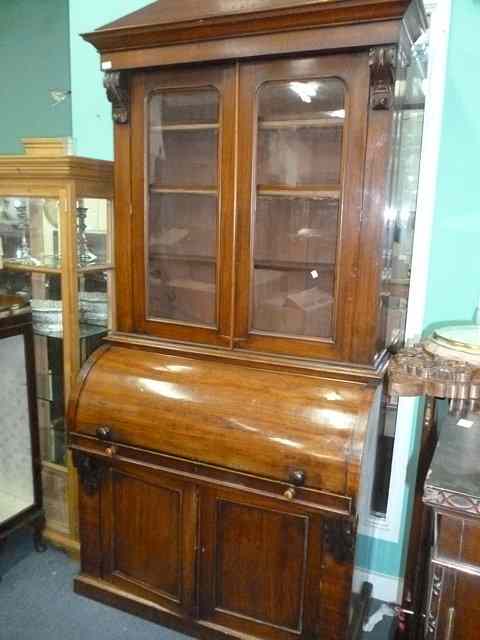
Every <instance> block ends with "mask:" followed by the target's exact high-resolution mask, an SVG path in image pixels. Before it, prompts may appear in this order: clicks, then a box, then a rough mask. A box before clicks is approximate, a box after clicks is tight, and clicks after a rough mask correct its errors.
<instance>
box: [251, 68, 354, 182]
mask: <svg viewBox="0 0 480 640" xmlns="http://www.w3.org/2000/svg"><path fill="white" fill-rule="evenodd" d="M344 103H345V89H344V84H343V82H341V81H340V80H336V79H330V80H323V81H309V82H281V83H277V82H275V83H268V84H266V85H264V87H262V88H261V89H260V92H259V96H258V107H259V123H258V152H257V183H258V184H259V185H265V186H267V187H268V186H272V185H281V186H283V187H287V186H292V187H298V186H307V187H308V186H313V185H315V186H317V187H319V186H323V185H328V186H329V187H337V188H338V185H339V183H340V178H341V157H342V143H343V123H344V120H345V104H344Z"/></svg>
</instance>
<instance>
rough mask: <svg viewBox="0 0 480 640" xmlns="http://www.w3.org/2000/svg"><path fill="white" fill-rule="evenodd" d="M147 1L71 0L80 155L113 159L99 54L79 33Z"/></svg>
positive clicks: (76, 133) (76, 138)
mask: <svg viewBox="0 0 480 640" xmlns="http://www.w3.org/2000/svg"><path fill="white" fill-rule="evenodd" d="M0 1H1V0H0ZM179 1H180V0H179ZM147 4H149V2H148V1H146V0H70V47H71V72H72V91H73V95H74V100H73V112H72V120H73V137H74V141H75V153H76V154H77V155H81V156H88V157H91V158H99V159H101V160H113V125H112V111H111V108H110V105H109V103H108V101H107V98H106V95H105V90H104V88H103V84H102V82H103V74H102V72H101V71H100V57H99V55H98V53H97V51H96V50H95V48H94V47H93V46H92V45H91V44H88V43H87V42H85V40H83V38H81V37H80V34H81V33H85V32H88V31H94V30H95V29H97V28H98V27H101V26H103V25H104V24H107V23H108V22H111V21H113V20H115V19H116V18H121V17H122V16H123V15H125V14H127V13H130V12H132V11H136V10H137V9H139V8H140V7H144V6H145V5H147Z"/></svg>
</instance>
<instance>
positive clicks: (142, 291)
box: [133, 66, 235, 342]
mask: <svg viewBox="0 0 480 640" xmlns="http://www.w3.org/2000/svg"><path fill="white" fill-rule="evenodd" d="M233 79H234V78H233V75H232V69H231V68H229V67H221V66H219V67H215V68H212V69H208V70H207V69H200V70H196V71H195V70H187V71H177V72H175V73H172V72H167V71H165V72H161V73H152V74H145V75H143V76H142V77H141V78H140V79H139V80H138V81H137V85H136V87H135V88H134V91H135V92H137V93H138V92H140V93H141V94H142V95H143V96H144V101H142V103H143V104H145V111H144V112H143V113H141V114H139V115H138V117H139V121H140V122H141V124H140V126H135V125H134V126H133V136H134V148H135V149H136V153H137V154H138V156H137V157H138V161H139V163H140V166H144V158H145V160H146V166H147V171H146V176H144V180H139V181H135V182H134V186H133V188H134V192H135V191H136V194H135V198H134V199H135V202H136V203H138V205H139V206H138V210H140V211H142V210H143V209H144V202H145V201H146V210H145V215H144V217H143V219H141V218H140V216H139V217H138V218H137V227H136V233H137V238H138V243H137V247H138V250H139V252H141V251H142V247H143V244H144V242H143V239H144V238H145V248H144V252H145V253H144V256H143V259H142V260H141V261H140V260H138V262H137V266H138V269H137V274H136V285H137V286H136V291H135V295H136V297H137V298H139V299H140V304H138V305H137V309H138V310H139V313H138V325H139V327H140V328H141V329H142V328H143V329H145V330H146V331H148V332H149V333H154V334H156V335H160V336H165V337H172V338H187V339H190V338H192V337H193V336H194V335H197V336H200V337H201V339H202V340H204V341H206V342H217V341H221V336H222V335H226V334H227V333H228V328H229V318H228V315H229V308H228V307H227V306H226V305H224V304H223V301H224V299H228V298H229V295H228V291H229V289H230V286H231V284H230V275H229V268H228V264H229V263H230V261H231V243H232V237H233V234H232V232H231V230H230V225H231V210H229V209H228V207H230V208H231V201H232V198H231V195H230V190H231V189H232V188H233V176H232V175H231V173H232V168H233V166H234V163H233V161H232V156H233V153H234V150H233V148H232V147H230V145H231V144H232V142H231V139H232V135H231V134H232V132H233V124H234V120H233V115H234V111H235V109H234V94H233V87H234V83H233ZM134 102H135V100H134ZM144 122H146V125H147V127H146V129H147V130H146V135H145V138H144V139H143V138H141V137H140V136H141V135H142V134H143V131H144ZM138 132H141V133H138ZM137 136H138V137H137ZM226 211H228V213H227V214H225V212H226Z"/></svg>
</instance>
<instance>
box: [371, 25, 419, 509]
mask: <svg viewBox="0 0 480 640" xmlns="http://www.w3.org/2000/svg"><path fill="white" fill-rule="evenodd" d="M420 40H421V42H422V43H425V42H426V39H425V38H424V37H422V38H421V39H420ZM426 67H427V56H426V50H425V48H424V44H422V45H421V46H420V47H419V48H418V47H417V46H414V47H413V50H412V58H411V60H410V64H409V65H408V66H407V67H405V66H403V65H402V64H401V57H400V60H399V64H398V65H397V69H398V82H397V84H396V95H395V123H396V127H395V132H394V140H393V160H394V161H393V167H392V190H391V198H390V202H389V206H388V207H387V210H386V225H385V226H386V232H385V238H384V251H383V259H384V262H383V271H382V283H381V284H382V311H383V318H382V321H383V337H384V338H385V344H386V346H388V347H390V348H391V349H394V348H397V347H400V346H402V344H403V341H404V337H405V325H406V318H407V303H408V296H409V289H410V276H411V265H412V250H413V236H414V230H415V214H416V208H417V192H418V183H419V173H420V156H421V143H422V133H423V121H424V108H425V95H424V86H425V79H426V77H427V68H426ZM402 74H403V75H402ZM397 405H398V402H397V401H396V400H393V399H392V398H388V397H387V398H385V399H384V403H383V409H382V413H381V416H380V429H379V441H378V454H377V462H376V469H375V481H374V492H373V496H372V510H373V511H375V512H376V514H377V515H384V514H385V513H386V511H387V506H388V500H389V488H390V479H391V469H392V457H393V450H394V444H395V434H396V422H397V409H398V406H397Z"/></svg>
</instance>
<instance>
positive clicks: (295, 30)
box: [69, 0, 426, 640]
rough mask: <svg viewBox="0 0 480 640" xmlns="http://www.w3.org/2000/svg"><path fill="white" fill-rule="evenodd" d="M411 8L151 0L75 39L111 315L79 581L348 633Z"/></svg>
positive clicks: (89, 401)
mask: <svg viewBox="0 0 480 640" xmlns="http://www.w3.org/2000/svg"><path fill="white" fill-rule="evenodd" d="M425 27H426V20H425V15H424V13H423V8H422V7H421V6H420V5H419V4H418V3H416V2H410V1H407V0H322V1H319V0H222V1H220V0H204V1H202V2H196V1H194V0H184V1H183V2H177V1H176V0H160V1H158V2H155V3H153V4H151V5H148V6H147V7H145V8H144V9H141V10H139V11H137V12H135V13H133V14H130V15H129V16H126V17H125V18H122V19H120V20H118V21H116V22H114V23H112V24H109V25H106V26H105V27H103V28H101V29H99V30H97V31H95V32H93V33H89V34H86V35H85V36H84V37H85V38H86V40H88V41H89V42H91V43H93V44H94V45H95V47H96V48H97V49H98V50H99V52H100V53H101V61H102V63H101V64H102V69H103V70H104V71H105V87H106V90H107V95H108V97H109V99H110V101H111V102H112V105H113V118H114V122H115V190H116V193H115V206H116V216H117V224H116V231H115V233H116V267H117V269H116V287H117V296H116V304H117V309H116V311H117V314H116V317H117V327H116V330H115V331H114V332H113V333H112V334H111V335H110V336H109V338H108V339H107V341H106V342H105V345H104V346H103V347H101V348H100V349H99V350H97V351H96V352H95V354H94V355H93V356H92V357H91V358H90V360H89V361H88V362H87V363H86V365H85V366H84V368H83V371H82V373H81V375H80V378H79V381H78V384H77V388H76V390H75V392H74V394H73V395H72V399H71V402H70V409H69V424H70V446H71V448H72V451H73V457H74V461H75V464H76V466H77V468H78V472H79V479H80V489H79V493H80V537H81V549H82V552H81V555H82V561H81V573H80V575H79V576H78V578H77V579H76V581H75V588H76V590H77V592H79V593H82V594H84V595H87V596H89V597H92V598H95V599H97V600H101V601H103V602H106V603H109V604H111V605H114V606H117V607H120V608H123V609H126V610H128V611H130V612H133V613H135V614H137V615H142V616H144V617H146V618H148V619H150V620H153V621H156V622H159V623H161V624H165V625H168V626H170V627H173V628H176V629H180V630H182V631H184V632H185V633H188V634H190V635H192V636H196V637H202V638H208V639H211V638H259V639H260V638H261V639H263V638H265V639H277V638H278V639H284V640H287V639H293V638H299V639H302V640H306V639H307V638H308V639H317V638H318V639H320V638H321V639H322V640H323V639H324V640H330V639H331V640H333V639H335V640H338V639H339V638H347V637H348V638H350V637H356V636H357V633H356V631H355V628H358V624H357V625H356V624H355V615H353V614H352V611H354V609H355V606H352V604H351V602H354V603H355V602H356V600H352V599H351V591H352V574H353V566H354V551H355V537H356V529H357V522H358V517H359V515H361V512H362V509H367V510H368V508H369V495H368V492H369V488H370V490H371V476H372V474H373V466H374V462H373V459H374V455H375V447H376V441H377V440H376V432H377V428H378V423H379V415H380V413H381V411H380V404H381V402H382V387H383V376H384V371H385V367H386V365H387V363H388V350H389V347H391V346H392V345H393V344H395V343H397V342H399V341H401V340H402V334H403V327H404V320H405V309H406V298H407V296H408V284H409V265H408V255H407V254H408V251H407V249H405V247H403V249H402V250H401V251H400V253H399V251H398V248H399V246H400V244H401V243H400V240H399V238H401V237H402V238H403V236H402V233H403V232H402V228H406V227H408V224H407V225H404V226H403V227H402V226H401V224H400V221H399V220H400V218H399V216H397V215H396V214H395V213H392V212H398V211H401V213H402V214H403V216H404V218H403V220H405V211H407V222H408V221H410V222H409V224H410V227H412V224H411V218H408V216H409V215H410V212H411V210H412V209H413V210H414V209H415V202H414V199H413V204H412V202H410V203H409V205H408V206H406V205H405V201H404V200H402V198H404V195H399V194H401V193H403V192H402V175H403V174H404V171H403V169H402V167H404V165H405V152H404V151H403V160H402V149H403V146H404V144H403V142H404V138H408V136H406V135H403V134H402V131H403V129H402V123H403V121H404V117H403V116H404V113H406V112H407V111H408V109H411V108H414V107H415V105H416V108H417V109H420V110H421V106H420V107H419V106H418V105H421V102H422V93H421V86H422V83H421V81H420V80H419V75H418V73H417V72H418V67H419V65H418V63H417V61H416V59H415V56H414V55H412V43H414V42H415V41H417V39H418V38H419V36H420V35H421V33H422V32H423V31H424V29H425ZM412 105H414V107H412ZM402 162H403V164H402ZM410 162H411V160H410ZM413 164H414V165H415V162H413ZM417 164H418V163H417ZM417 169H418V167H416V166H415V167H414V168H413V170H412V168H411V167H410V173H412V171H413V174H415V171H416V170H417ZM402 171H403V173H402ZM404 182H405V181H404ZM410 200H412V197H410ZM410 231H411V229H410ZM410 239H411V238H410ZM404 244H408V242H407V241H405V242H404ZM400 254H401V255H400ZM399 255H400V257H401V259H400V260H399V259H398V256H399ZM405 256H407V257H405Z"/></svg>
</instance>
